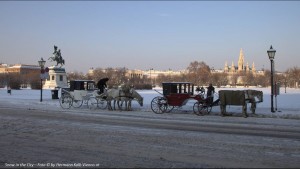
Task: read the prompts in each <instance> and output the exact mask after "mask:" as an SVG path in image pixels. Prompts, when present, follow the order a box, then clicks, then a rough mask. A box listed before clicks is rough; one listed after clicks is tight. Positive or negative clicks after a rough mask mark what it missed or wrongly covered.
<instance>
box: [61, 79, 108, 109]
mask: <svg viewBox="0 0 300 169" xmlns="http://www.w3.org/2000/svg"><path fill="white" fill-rule="evenodd" d="M61 90H62V95H61V97H60V99H59V103H60V106H61V107H62V108H64V109H69V108H70V107H71V106H72V107H74V108H79V107H81V106H82V104H83V103H85V104H87V106H88V107H89V108H93V109H94V108H101V109H105V108H106V107H107V101H106V100H105V97H104V96H103V95H101V94H100V95H99V94H98V93H97V88H96V87H95V82H94V81H92V80H72V81H70V88H69V90H68V89H64V88H62V89H61Z"/></svg>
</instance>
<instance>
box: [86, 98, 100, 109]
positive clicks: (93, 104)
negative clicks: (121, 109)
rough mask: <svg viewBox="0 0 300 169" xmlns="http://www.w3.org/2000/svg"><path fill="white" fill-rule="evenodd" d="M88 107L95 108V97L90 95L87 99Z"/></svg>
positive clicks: (96, 105) (96, 103) (96, 102)
mask: <svg viewBox="0 0 300 169" xmlns="http://www.w3.org/2000/svg"><path fill="white" fill-rule="evenodd" d="M88 107H89V109H96V108H98V100H97V99H96V98H95V97H91V98H90V99H89V101H88Z"/></svg>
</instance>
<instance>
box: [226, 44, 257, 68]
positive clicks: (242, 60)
mask: <svg viewBox="0 0 300 169" xmlns="http://www.w3.org/2000/svg"><path fill="white" fill-rule="evenodd" d="M250 71H251V72H252V73H256V68H255V65H254V62H253V63H252V66H251V67H250V66H249V64H248V62H247V63H246V65H245V57H244V53H243V49H241V50H240V56H239V60H238V66H237V67H236V66H234V62H233V61H232V63H231V66H228V64H227V61H226V62H225V66H224V72H225V73H239V72H250Z"/></svg>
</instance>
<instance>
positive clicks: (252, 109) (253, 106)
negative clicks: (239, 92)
mask: <svg viewBox="0 0 300 169" xmlns="http://www.w3.org/2000/svg"><path fill="white" fill-rule="evenodd" d="M255 109H256V102H252V103H251V111H252V113H253V114H255Z"/></svg>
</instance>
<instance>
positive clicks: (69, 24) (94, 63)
mask: <svg viewBox="0 0 300 169" xmlns="http://www.w3.org/2000/svg"><path fill="white" fill-rule="evenodd" d="M0 34H1V37H0V63H8V64H15V63H21V64H36V65H37V64H38V62H37V61H38V60H39V59H40V58H41V57H43V58H44V59H45V60H47V59H48V58H49V57H50V56H52V53H53V46H54V45H57V46H58V48H59V49H61V53H62V57H63V58H64V59H65V62H66V65H65V68H66V71H67V72H70V71H78V72H83V73H87V71H88V69H89V68H91V67H94V68H98V67H101V68H106V67H126V68H129V69H141V70H147V69H150V68H154V69H158V70H167V69H169V68H170V69H172V70H181V69H185V68H186V67H187V66H188V65H189V63H190V62H192V61H204V62H205V63H206V64H208V65H209V66H210V67H214V68H215V69H218V68H221V69H223V67H224V64H225V62H226V61H227V62H228V65H231V62H232V61H234V64H235V66H237V61H238V57H239V52H240V49H241V48H242V49H243V51H244V56H245V62H246V63H247V62H249V65H252V63H253V62H255V66H256V68H257V69H262V68H265V69H270V61H269V59H268V56H267V50H268V49H269V48H270V46H271V45H273V48H274V49H275V50H276V51H277V52H276V55H275V68H276V70H279V71H285V70H286V69H288V68H291V67H294V66H298V65H299V63H300V57H299V54H298V52H299V50H298V47H299V46H298V45H299V44H300V2H299V1H262V2H260V1H211V2H210V1H24V2H22V1H12V2H11V1H0ZM246 63H245V64H246ZM54 64H56V63H55V62H50V61H48V60H47V62H46V66H51V65H54Z"/></svg>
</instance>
